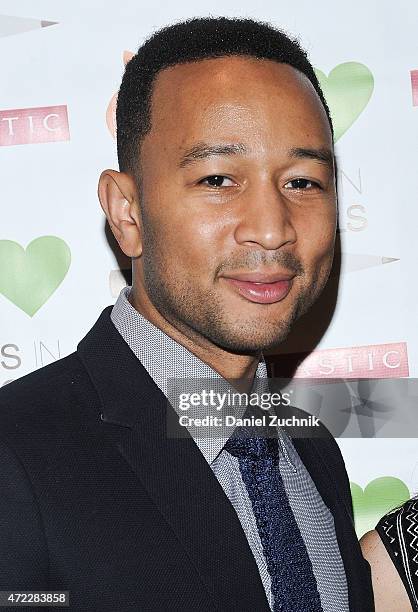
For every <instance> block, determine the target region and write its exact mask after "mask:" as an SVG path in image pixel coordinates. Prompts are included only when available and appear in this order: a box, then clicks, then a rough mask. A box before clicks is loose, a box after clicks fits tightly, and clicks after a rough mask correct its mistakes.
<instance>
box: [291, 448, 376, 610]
mask: <svg viewBox="0 0 418 612" xmlns="http://www.w3.org/2000/svg"><path fill="white" fill-rule="evenodd" d="M292 442H293V444H294V446H295V448H296V450H297V451H298V454H299V456H300V458H301V459H302V461H303V463H304V464H305V466H306V469H307V470H308V472H309V473H310V476H311V478H312V480H313V481H314V483H315V485H316V487H317V489H318V492H319V494H320V495H321V497H322V499H323V500H324V503H325V504H326V505H327V506H328V508H329V510H330V512H331V513H332V514H333V516H334V524H335V531H336V536H337V541H338V545H339V548H340V552H341V557H342V560H343V564H344V568H345V572H346V577H347V586H348V595H349V606H350V612H374V602H373V591H372V583H371V573H370V566H369V564H368V563H367V561H365V559H364V558H363V556H362V554H361V549H360V545H359V541H358V538H357V535H356V533H355V528H354V521H353V518H352V509H351V508H350V507H348V506H347V502H346V501H345V500H344V499H343V496H342V495H341V488H342V487H344V486H345V483H344V481H343V477H344V475H343V474H342V473H340V474H332V473H331V472H330V469H329V465H328V464H329V461H327V456H324V452H325V449H327V448H328V452H329V453H330V452H331V451H330V445H329V440H321V439H320V438H318V439H316V438H293V439H292ZM324 443H325V447H324ZM335 444H336V442H335ZM328 459H329V457H328ZM336 477H340V478H341V481H340V482H339V486H337V483H336ZM347 487H349V483H348V479H347Z"/></svg>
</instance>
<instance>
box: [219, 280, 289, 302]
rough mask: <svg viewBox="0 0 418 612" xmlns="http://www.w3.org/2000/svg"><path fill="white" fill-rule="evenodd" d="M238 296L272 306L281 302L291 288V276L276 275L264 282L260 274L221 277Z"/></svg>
mask: <svg viewBox="0 0 418 612" xmlns="http://www.w3.org/2000/svg"><path fill="white" fill-rule="evenodd" d="M222 278H223V279H224V280H225V281H226V282H227V283H228V285H229V286H230V287H231V288H232V289H233V290H234V291H235V292H236V293H238V294H239V295H241V296H242V297H244V298H246V299H247V300H249V301H250V302H255V303H257V304H274V303H276V302H280V301H281V300H283V299H284V298H285V297H286V296H287V295H288V293H289V291H290V289H291V288H292V283H293V278H294V275H293V276H290V275H287V276H286V275H283V274H282V275H276V277H273V278H274V280H270V279H271V278H272V277H270V279H269V281H267V280H266V278H267V277H266V276H265V275H264V277H263V276H262V275H260V274H251V273H248V274H240V275H239V278H238V275H237V277H232V276H231V277H228V276H224V277H222Z"/></svg>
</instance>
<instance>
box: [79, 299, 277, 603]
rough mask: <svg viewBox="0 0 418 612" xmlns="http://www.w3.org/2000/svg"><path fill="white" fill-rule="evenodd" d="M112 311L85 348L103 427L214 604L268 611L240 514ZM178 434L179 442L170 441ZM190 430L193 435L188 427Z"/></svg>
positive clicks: (98, 324) (101, 320)
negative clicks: (154, 506) (183, 549)
mask: <svg viewBox="0 0 418 612" xmlns="http://www.w3.org/2000/svg"><path fill="white" fill-rule="evenodd" d="M111 309H112V306H108V307H107V308H105V309H104V310H103V312H102V314H101V315H100V317H99V319H98V320H97V322H96V323H95V324H94V326H93V327H92V329H91V330H90V331H89V332H88V333H87V335H86V336H85V337H84V338H83V339H82V340H81V342H80V343H79V344H78V347H77V351H78V354H79V356H80V359H81V361H82V362H83V364H84V366H85V368H86V369H87V371H88V373H89V375H90V378H91V380H92V382H93V385H94V386H95V389H96V391H97V393H98V395H99V398H100V400H101V405H102V414H101V415H100V416H99V415H98V424H99V425H100V426H101V427H102V428H103V431H104V434H105V435H106V437H107V439H109V440H110V441H111V443H112V444H115V445H116V446H117V447H118V449H119V451H120V453H121V454H122V455H123V456H124V458H125V459H126V461H127V462H128V463H129V465H130V466H131V468H132V469H133V470H134V472H135V473H136V475H137V476H138V478H139V480H140V481H141V483H142V485H143V486H144V487H145V488H146V489H147V491H148V493H149V495H150V496H151V498H152V499H153V501H154V503H155V505H156V507H157V508H158V509H159V511H160V512H161V514H162V515H163V516H164V518H165V520H166V522H167V523H168V524H169V525H170V527H171V528H172V529H173V531H174V532H175V534H176V536H177V537H178V540H179V541H180V542H181V544H182V546H183V547H184V548H185V549H186V551H187V553H188V556H189V558H190V560H191V562H192V563H193V564H194V566H195V568H196V570H197V572H198V573H199V575H200V578H201V581H202V583H203V584H204V586H205V587H206V589H207V591H208V594H209V596H210V597H211V598H212V600H213V602H214V607H215V608H218V609H219V610H226V609H227V610H231V611H232V610H237V611H238V610H241V611H245V610H248V611H250V610H251V611H254V610H257V612H268V611H269V610H270V607H269V605H268V602H267V598H266V596H265V592H264V588H263V585H262V582H261V579H260V575H259V573H258V568H257V565H256V563H255V560H254V557H253V555H252V552H251V550H250V547H249V545H248V542H247V540H246V537H245V534H244V532H243V530H242V527H241V524H240V522H239V520H238V517H237V515H236V513H235V510H234V508H233V506H232V505H231V503H230V502H229V500H228V498H227V497H226V495H225V493H224V491H223V489H222V487H221V485H220V484H219V482H218V480H217V479H216V477H215V475H214V474H213V472H212V470H211V468H210V466H209V465H208V463H207V462H206V460H205V458H204V457H203V455H202V453H201V452H200V450H199V448H198V447H197V445H196V444H195V442H194V440H193V439H192V438H191V437H190V435H188V434H187V433H186V435H187V437H185V430H184V428H182V427H181V426H180V425H179V424H178V418H177V415H176V413H175V411H174V409H173V408H172V407H171V405H170V404H169V403H168V401H167V399H166V397H165V396H164V394H163V393H162V392H161V390H160V389H159V388H158V386H157V385H156V384H155V382H154V381H153V380H152V378H151V377H150V375H149V374H148V372H147V371H146V369H145V368H144V367H143V365H142V364H141V363H140V361H139V360H138V359H137V357H136V356H135V355H134V353H133V352H132V351H131V349H130V348H129V346H128V345H127V343H126V342H125V341H124V339H123V338H122V337H121V335H120V334H119V332H118V331H117V329H116V328H115V326H114V325H113V323H112V321H111V319H110V312H111ZM168 420H169V421H170V432H171V431H173V432H176V431H177V432H178V434H179V435H178V437H168V436H167V422H168ZM186 431H187V430H186Z"/></svg>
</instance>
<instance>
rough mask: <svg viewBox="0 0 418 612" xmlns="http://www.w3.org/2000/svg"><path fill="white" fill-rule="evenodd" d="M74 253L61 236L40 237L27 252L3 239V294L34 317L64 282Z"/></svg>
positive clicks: (0, 247)
mask: <svg viewBox="0 0 418 612" xmlns="http://www.w3.org/2000/svg"><path fill="white" fill-rule="evenodd" d="M70 262H71V251H70V249H69V247H68V245H67V244H66V242H64V240H62V239H61V238H58V237H57V236H40V237H39V238H35V240H32V242H31V243H30V244H29V245H28V247H27V249H26V251H25V249H24V248H23V247H21V245H20V244H19V243H18V242H13V240H0V293H2V294H3V295H4V296H5V297H6V298H7V299H8V300H10V301H11V302H13V304H16V306H18V307H19V308H20V309H21V310H23V311H24V312H26V314H28V315H29V316H31V317H33V315H34V314H35V312H37V311H38V310H39V309H40V307H41V306H43V304H45V302H46V301H47V300H48V298H49V297H50V296H51V295H52V294H53V293H54V291H55V289H56V288H57V287H58V286H59V285H60V284H61V283H62V281H63V280H64V278H65V275H66V274H67V272H68V268H69V267H70Z"/></svg>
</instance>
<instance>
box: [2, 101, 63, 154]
mask: <svg viewBox="0 0 418 612" xmlns="http://www.w3.org/2000/svg"><path fill="white" fill-rule="evenodd" d="M62 140H70V131H69V127H68V115H67V107H66V106H65V105H62V106H39V107H37V108H17V109H10V110H4V111H0V146H3V147H7V146H11V145H19V144H33V143H40V142H58V141H62Z"/></svg>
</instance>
